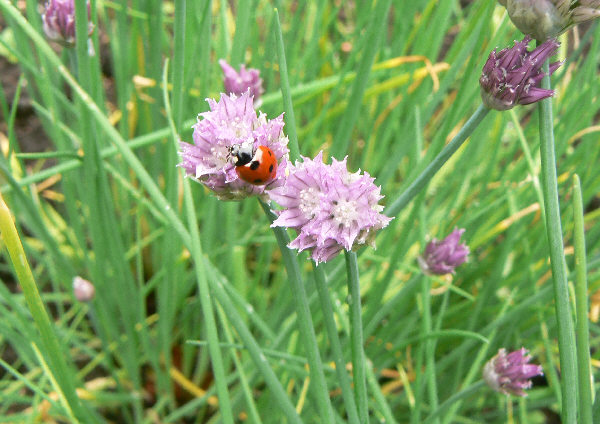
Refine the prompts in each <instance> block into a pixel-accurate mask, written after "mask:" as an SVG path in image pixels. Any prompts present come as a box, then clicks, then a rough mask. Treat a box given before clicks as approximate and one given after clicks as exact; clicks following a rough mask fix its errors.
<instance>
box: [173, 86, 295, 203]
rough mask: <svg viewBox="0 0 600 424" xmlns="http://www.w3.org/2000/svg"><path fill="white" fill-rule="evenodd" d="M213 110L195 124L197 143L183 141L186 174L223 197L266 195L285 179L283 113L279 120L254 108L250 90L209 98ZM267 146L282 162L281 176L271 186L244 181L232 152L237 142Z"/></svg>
mask: <svg viewBox="0 0 600 424" xmlns="http://www.w3.org/2000/svg"><path fill="white" fill-rule="evenodd" d="M207 102H208V104H209V106H210V111H209V112H204V113H201V114H200V115H199V116H198V122H197V123H196V124H195V125H194V126H193V128H194V133H193V136H192V137H193V139H194V144H189V143H186V142H183V141H182V142H180V145H179V146H180V148H181V157H182V161H181V163H180V164H179V166H181V167H182V168H183V169H184V170H185V172H186V174H187V175H188V176H189V177H191V178H193V179H195V180H197V181H199V182H201V183H202V184H204V185H205V186H206V187H208V188H209V189H211V190H212V191H214V192H215V193H216V195H217V197H218V198H220V199H222V200H240V199H243V198H245V197H248V196H252V195H262V194H264V193H265V190H266V189H268V188H273V187H276V186H277V185H278V184H280V183H281V182H282V181H283V180H284V178H283V176H284V175H285V171H286V166H287V156H288V153H289V149H288V148H287V144H288V138H287V137H286V136H285V135H284V133H283V126H284V122H283V114H282V115H280V116H278V117H277V118H275V119H267V117H266V115H265V114H263V113H259V115H258V116H257V114H256V111H255V110H254V104H253V99H252V96H251V95H250V94H249V92H245V93H243V94H242V95H241V96H239V97H237V96H236V95H234V94H232V95H226V94H222V95H221V99H220V100H219V101H218V102H216V101H215V100H213V99H207ZM244 143H249V144H251V145H252V146H253V147H254V148H257V147H258V146H266V147H268V148H269V149H271V151H272V152H273V153H274V154H275V157H276V158H277V162H278V168H277V169H278V171H277V177H276V178H275V180H274V181H272V182H271V183H270V184H269V185H268V186H264V185H263V186H257V185H252V184H250V183H247V182H245V181H244V180H242V179H241V178H240V177H239V175H238V174H237V173H236V171H235V166H234V165H233V163H232V161H231V158H230V152H231V148H232V147H233V146H235V145H241V144H244Z"/></svg>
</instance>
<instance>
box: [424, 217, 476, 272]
mask: <svg viewBox="0 0 600 424" xmlns="http://www.w3.org/2000/svg"><path fill="white" fill-rule="evenodd" d="M464 232H465V230H464V229H458V228H455V229H454V231H452V233H450V235H449V236H448V237H446V238H445V239H443V240H441V241H440V240H437V239H436V238H434V239H433V240H431V241H430V242H429V243H428V244H427V246H426V247H425V252H424V253H423V256H420V257H419V258H418V260H419V265H420V266H421V269H422V270H423V272H425V273H426V274H435V275H445V274H449V273H454V269H455V268H456V267H457V266H459V265H461V264H463V263H464V262H465V261H466V260H467V256H469V248H468V247H467V245H466V244H460V237H461V236H462V234H463V233H464Z"/></svg>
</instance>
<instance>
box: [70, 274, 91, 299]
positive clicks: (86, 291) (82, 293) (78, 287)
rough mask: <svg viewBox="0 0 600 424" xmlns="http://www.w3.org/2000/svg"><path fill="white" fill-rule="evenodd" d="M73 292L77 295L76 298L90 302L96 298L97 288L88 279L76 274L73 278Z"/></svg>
mask: <svg viewBox="0 0 600 424" xmlns="http://www.w3.org/2000/svg"><path fill="white" fill-rule="evenodd" d="M73 294H74V295H75V299H77V300H78V301H80V302H89V301H90V300H92V299H93V298H94V295H95V294H96V289H95V288H94V285H93V284H92V283H91V282H89V281H88V280H86V279H84V278H81V277H80V276H76V277H75V278H73Z"/></svg>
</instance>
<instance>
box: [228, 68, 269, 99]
mask: <svg viewBox="0 0 600 424" xmlns="http://www.w3.org/2000/svg"><path fill="white" fill-rule="evenodd" d="M219 65H221V69H222V70H223V85H224V86H225V92H226V93H228V94H231V93H233V94H236V95H242V94H243V93H245V92H246V91H248V90H250V94H251V95H252V96H254V102H255V104H256V103H258V99H259V98H260V96H261V94H263V93H264V90H263V86H262V82H263V81H262V79H261V78H260V71H259V70H258V69H253V68H249V69H246V66H245V65H242V66H241V68H240V72H237V71H236V70H235V69H234V68H233V66H231V65H230V64H229V63H227V62H226V61H225V60H224V59H221V60H219Z"/></svg>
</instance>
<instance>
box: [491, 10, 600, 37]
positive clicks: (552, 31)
mask: <svg viewBox="0 0 600 424" xmlns="http://www.w3.org/2000/svg"><path fill="white" fill-rule="evenodd" d="M499 2H500V4H502V5H503V6H504V7H506V11H507V12H508V16H509V17H510V20H511V21H512V22H513V23H514V24H515V26H516V27H517V28H518V29H519V30H520V31H521V32H522V33H523V34H529V35H531V36H532V37H533V38H535V39H536V40H540V41H545V40H547V39H549V38H554V37H557V36H559V35H560V34H562V33H563V32H565V31H566V30H567V29H569V28H570V27H571V26H572V25H576V24H579V23H582V22H586V21H589V20H592V19H595V18H598V17H600V0H578V1H574V0H499Z"/></svg>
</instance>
